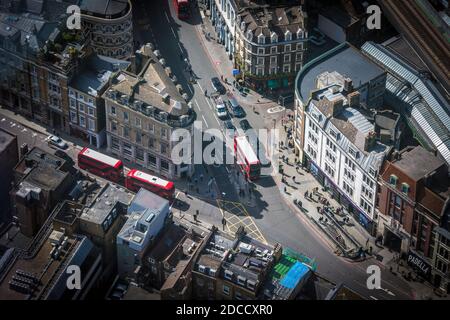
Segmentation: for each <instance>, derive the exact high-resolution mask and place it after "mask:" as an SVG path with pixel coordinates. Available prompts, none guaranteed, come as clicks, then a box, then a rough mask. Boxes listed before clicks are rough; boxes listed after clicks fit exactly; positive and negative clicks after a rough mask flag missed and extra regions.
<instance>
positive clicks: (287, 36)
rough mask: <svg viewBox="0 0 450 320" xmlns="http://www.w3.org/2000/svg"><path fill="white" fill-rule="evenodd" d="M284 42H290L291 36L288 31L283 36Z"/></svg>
mask: <svg viewBox="0 0 450 320" xmlns="http://www.w3.org/2000/svg"><path fill="white" fill-rule="evenodd" d="M284 40H285V41H291V40H292V34H291V32H290V31H289V30H288V31H286V33H285V34H284ZM289 50H290V49H289Z"/></svg>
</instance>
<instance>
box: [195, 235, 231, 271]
mask: <svg viewBox="0 0 450 320" xmlns="http://www.w3.org/2000/svg"><path fill="white" fill-rule="evenodd" d="M233 247H234V240H233V239H232V238H231V237H229V236H228V235H226V234H222V233H220V232H218V231H214V233H213V234H212V235H211V237H210V239H209V241H208V243H207V244H206V245H205V247H204V248H203V250H202V252H201V253H200V256H199V258H198V260H197V261H196V267H195V270H197V271H199V272H201V273H206V274H208V272H209V271H210V270H213V272H217V271H218V270H219V267H220V265H221V264H222V261H223V259H224V258H225V256H226V253H227V252H228V251H229V250H231V249H232V248H233Z"/></svg>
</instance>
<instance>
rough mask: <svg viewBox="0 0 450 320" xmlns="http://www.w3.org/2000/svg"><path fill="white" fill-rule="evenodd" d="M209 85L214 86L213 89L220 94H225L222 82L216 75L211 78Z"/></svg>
mask: <svg viewBox="0 0 450 320" xmlns="http://www.w3.org/2000/svg"><path fill="white" fill-rule="evenodd" d="M211 85H212V87H213V88H214V90H216V91H217V92H218V93H220V94H225V93H226V91H227V90H226V89H225V87H224V85H223V84H222V82H221V81H220V80H219V78H217V77H213V78H211Z"/></svg>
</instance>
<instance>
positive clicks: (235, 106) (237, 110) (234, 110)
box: [228, 94, 245, 118]
mask: <svg viewBox="0 0 450 320" xmlns="http://www.w3.org/2000/svg"><path fill="white" fill-rule="evenodd" d="M228 105H229V106H230V112H231V114H232V115H233V117H236V118H243V117H245V111H244V109H242V107H241V106H240V105H239V103H238V102H237V100H236V98H235V97H234V96H233V95H232V94H230V95H228Z"/></svg>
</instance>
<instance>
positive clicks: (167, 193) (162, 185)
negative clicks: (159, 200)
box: [125, 169, 175, 200]
mask: <svg viewBox="0 0 450 320" xmlns="http://www.w3.org/2000/svg"><path fill="white" fill-rule="evenodd" d="M125 187H126V188H127V189H130V190H131V191H134V192H138V191H139V189H140V188H144V189H147V190H148V191H151V192H153V193H156V194H157V195H159V196H160V197H163V198H166V199H168V200H172V199H173V197H174V193H175V185H174V184H173V182H171V181H166V180H164V179H161V178H158V177H155V176H152V175H150V174H147V173H145V172H142V171H139V170H136V169H132V170H130V172H128V174H127V177H126V179H125Z"/></svg>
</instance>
